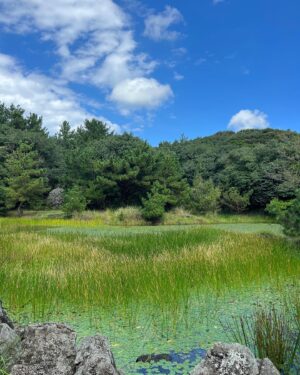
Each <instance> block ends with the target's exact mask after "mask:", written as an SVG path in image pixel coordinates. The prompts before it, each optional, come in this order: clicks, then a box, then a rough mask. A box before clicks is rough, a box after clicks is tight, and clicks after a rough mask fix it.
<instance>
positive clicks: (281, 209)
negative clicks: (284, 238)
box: [265, 198, 293, 221]
mask: <svg viewBox="0 0 300 375" xmlns="http://www.w3.org/2000/svg"><path fill="white" fill-rule="evenodd" d="M292 202H293V201H281V200H279V199H278V198H274V199H272V200H271V202H270V203H269V204H267V206H266V208H265V212H266V213H268V214H269V215H271V216H275V218H276V220H278V221H280V219H281V218H282V216H283V214H284V213H285V211H286V210H287V209H288V208H289V206H290V205H291V204H292Z"/></svg>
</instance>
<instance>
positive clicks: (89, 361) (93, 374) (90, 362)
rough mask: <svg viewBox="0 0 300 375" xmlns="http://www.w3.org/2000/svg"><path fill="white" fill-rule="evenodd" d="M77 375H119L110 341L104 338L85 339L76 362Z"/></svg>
mask: <svg viewBox="0 0 300 375" xmlns="http://www.w3.org/2000/svg"><path fill="white" fill-rule="evenodd" d="M75 365H76V372H75V375H119V374H120V373H119V372H118V371H117V369H116V365H115V360H114V357H113V355H112V352H111V351H110V347H109V343H108V340H107V339H106V338H105V337H103V336H99V335H97V336H93V337H87V338H86V339H84V340H83V341H82V342H81V344H80V346H79V348H78V350H77V355H76V360H75Z"/></svg>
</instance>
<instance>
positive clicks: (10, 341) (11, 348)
mask: <svg viewBox="0 0 300 375" xmlns="http://www.w3.org/2000/svg"><path fill="white" fill-rule="evenodd" d="M19 350H20V337H19V336H18V335H17V334H16V332H15V331H14V330H13V329H11V328H10V327H9V326H8V325H7V324H5V323H0V357H1V358H2V359H3V360H4V362H5V367H6V368H7V369H10V367H11V365H12V364H13V363H14V362H15V361H16V360H17V355H18V353H19Z"/></svg>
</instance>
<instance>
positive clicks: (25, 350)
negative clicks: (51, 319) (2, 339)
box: [11, 323, 76, 375]
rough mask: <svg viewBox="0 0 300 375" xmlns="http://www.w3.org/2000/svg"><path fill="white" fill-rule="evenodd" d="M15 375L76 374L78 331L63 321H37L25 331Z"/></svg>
mask: <svg viewBox="0 0 300 375" xmlns="http://www.w3.org/2000/svg"><path fill="white" fill-rule="evenodd" d="M20 332H21V347H20V354H19V357H18V360H17V362H16V363H15V365H14V366H13V367H12V369H11V375H73V374H74V361H75V357H76V347H75V341H76V334H75V332H74V331H73V330H71V329H70V328H69V327H67V326H65V325H63V324H50V323H49V324H35V325H29V326H27V327H25V328H23V329H22V330H21V331H20Z"/></svg>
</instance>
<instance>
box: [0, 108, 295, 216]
mask: <svg viewBox="0 0 300 375" xmlns="http://www.w3.org/2000/svg"><path fill="white" fill-rule="evenodd" d="M299 187H300V134H298V133H296V132H293V131H283V130H275V129H265V130H244V131H240V132H237V133H235V132H231V131H226V132H219V133H217V134H215V135H212V136H209V137H204V138H201V137H199V138H196V139H193V140H189V139H186V138H185V137H184V136H182V138H181V139H180V140H177V141H175V142H173V143H170V142H162V143H161V144H159V146H158V147H152V146H151V145H150V144H148V143H147V142H146V141H144V140H142V139H141V138H138V137H136V136H134V135H132V134H130V133H123V134H114V133H113V132H112V131H110V129H109V128H108V127H107V126H106V124H104V123H102V122H101V121H99V120H96V119H91V120H86V121H85V122H84V124H82V125H81V126H79V127H78V128H76V129H72V128H71V126H70V124H69V123H68V121H67V120H66V121H64V122H63V123H62V124H61V125H60V128H59V131H58V132H57V133H56V134H55V135H49V133H48V132H47V130H46V128H45V127H44V126H43V120H42V118H41V117H39V116H38V114H33V113H32V114H29V115H26V114H25V111H24V110H23V109H22V108H20V107H18V106H14V105H11V106H10V107H7V106H5V105H4V104H1V106H0V211H1V213H2V214H5V213H6V212H7V210H11V209H18V210H19V213H20V214H21V213H22V210H23V209H25V208H26V209H43V208H46V207H49V205H50V206H54V207H55V205H59V203H61V202H62V200H64V201H65V206H66V210H67V211H68V210H69V211H70V212H72V211H76V210H78V211H80V210H84V209H85V208H88V209H106V208H118V207H125V206H140V207H142V210H143V213H144V216H145V218H147V219H149V220H150V221H153V222H154V221H156V220H158V219H159V218H160V217H161V215H163V213H164V212H165V211H168V210H170V209H172V208H174V207H184V208H186V209H189V210H190V211H191V212H193V213H195V214H204V213H207V212H217V211H223V212H233V213H234V212H236V213H241V212H250V211H254V210H255V211H259V210H261V211H263V210H264V209H265V208H266V206H267V205H268V204H269V203H270V202H271V201H272V200H273V205H274V202H275V206H276V202H277V205H286V202H291V201H293V200H294V199H295V198H296V196H297V190H298V189H299ZM51 192H52V193H51ZM49 193H50V195H49ZM55 194H56V195H58V196H56V195H55ZM61 194H63V195H64V197H60V196H59V195H61ZM49 197H50V200H49ZM51 197H52V199H51ZM271 211H272V207H271Z"/></svg>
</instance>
